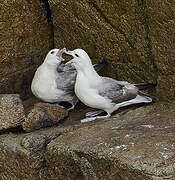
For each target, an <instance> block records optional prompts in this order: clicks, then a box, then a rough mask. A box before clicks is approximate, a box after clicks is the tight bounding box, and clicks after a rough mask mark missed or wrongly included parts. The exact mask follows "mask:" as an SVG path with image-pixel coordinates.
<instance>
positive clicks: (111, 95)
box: [98, 77, 137, 104]
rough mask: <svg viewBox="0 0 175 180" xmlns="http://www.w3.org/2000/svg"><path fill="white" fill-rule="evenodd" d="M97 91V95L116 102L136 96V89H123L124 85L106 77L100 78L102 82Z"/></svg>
mask: <svg viewBox="0 0 175 180" xmlns="http://www.w3.org/2000/svg"><path fill="white" fill-rule="evenodd" d="M98 92H99V95H101V96H103V97H107V98H108V99H111V100H112V102H114V103H116V104H118V103H121V102H124V101H128V100H131V99H134V98H135V97H136V96H137V91H135V92H133V91H130V90H125V86H123V85H121V84H118V82H117V81H116V80H114V79H111V78H108V77H103V78H102V84H101V86H99V87H98Z"/></svg>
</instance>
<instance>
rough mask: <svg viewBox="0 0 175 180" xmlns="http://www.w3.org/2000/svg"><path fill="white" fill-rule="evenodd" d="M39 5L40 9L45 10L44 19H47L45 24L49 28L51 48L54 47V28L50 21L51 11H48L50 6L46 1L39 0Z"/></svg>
mask: <svg viewBox="0 0 175 180" xmlns="http://www.w3.org/2000/svg"><path fill="white" fill-rule="evenodd" d="M40 3H41V7H42V8H43V9H44V10H45V12H46V14H45V16H46V18H47V22H48V24H49V25H50V27H51V37H50V38H51V39H52V48H54V47H55V45H54V27H53V21H52V13H51V9H50V5H49V2H48V0H40Z"/></svg>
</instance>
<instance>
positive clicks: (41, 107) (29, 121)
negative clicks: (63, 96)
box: [22, 103, 68, 132]
mask: <svg viewBox="0 0 175 180" xmlns="http://www.w3.org/2000/svg"><path fill="white" fill-rule="evenodd" d="M67 116H68V112H67V110H66V109H63V108H61V107H59V106H56V105H54V104H48V103H37V104H35V105H34V108H33V109H32V110H31V111H30V112H29V114H28V116H27V117H26V118H25V121H24V122H23V123H22V126H23V129H24V130H25V131H26V132H30V131H34V130H37V129H40V128H46V127H50V126H53V125H55V124H58V122H60V121H61V120H63V119H64V118H65V117H67Z"/></svg>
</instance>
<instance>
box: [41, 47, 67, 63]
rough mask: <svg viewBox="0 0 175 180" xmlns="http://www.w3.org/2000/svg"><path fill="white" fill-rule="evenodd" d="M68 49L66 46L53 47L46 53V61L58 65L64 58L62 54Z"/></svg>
mask: <svg viewBox="0 0 175 180" xmlns="http://www.w3.org/2000/svg"><path fill="white" fill-rule="evenodd" d="M65 51H66V49H65V48H63V49H52V50H50V51H49V52H48V54H47V55H46V58H45V60H44V63H46V64H48V65H51V66H57V65H59V64H60V63H61V62H62V61H64V59H63V58H62V54H63V53H64V52H65Z"/></svg>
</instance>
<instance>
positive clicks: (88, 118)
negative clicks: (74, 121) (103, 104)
mask: <svg viewBox="0 0 175 180" xmlns="http://www.w3.org/2000/svg"><path fill="white" fill-rule="evenodd" d="M110 116H111V114H109V113H107V115H106V116H96V117H87V118H85V119H82V120H81V123H86V122H90V121H94V120H96V119H104V118H109V117H110Z"/></svg>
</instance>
